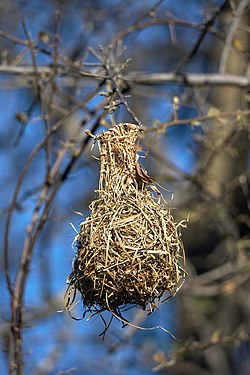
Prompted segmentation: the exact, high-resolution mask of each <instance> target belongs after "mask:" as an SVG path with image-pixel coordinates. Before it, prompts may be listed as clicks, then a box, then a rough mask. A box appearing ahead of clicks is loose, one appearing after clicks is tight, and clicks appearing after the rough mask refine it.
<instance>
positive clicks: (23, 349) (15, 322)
mask: <svg viewBox="0 0 250 375" xmlns="http://www.w3.org/2000/svg"><path fill="white" fill-rule="evenodd" d="M249 13H250V9H249V1H246V0H230V1H221V0H220V1H215V0H209V1H198V0H196V1H195V0H190V1H188V2H187V1H184V0H179V1H175V2H172V1H169V0H165V1H164V0H161V1H151V0H145V1H138V2H135V1H130V0H127V1H119V0H118V1H111V0H106V1H98V0H91V1H88V0H85V1H77V0H72V1H66V0H65V1H52V0H51V1H49V0H44V1H41V0H37V1H34V0H33V1H32V0H29V1H28V0H24V1H11V2H9V1H5V0H1V1H0V165H1V169H0V173H1V185H0V220H1V231H0V236H1V242H2V244H3V246H1V248H2V251H1V255H0V267H1V272H0V287H1V305H0V309H1V314H0V344H1V351H0V367H1V374H7V373H10V374H22V373H23V374H32V375H45V374H51V375H52V374H53V375H54V374H77V375H78V374H79V375H80V374H90V375H91V374H96V373H97V374H114V375H120V374H128V375H134V374H152V373H162V374H176V375H181V374H183V375H186V374H190V375H191V374H200V375H209V374H214V375H218V374H220V375H227V374H230V375H231V374H232V375H233V374H243V375H244V374H249V373H250V344H249V341H250V337H249V328H250V325H249V323H250V321H249V320H250V315H249V311H250V293H249V275H250V272H249V271H250V261H249V248H250V236H249V227H250V218H249V210H250V194H249V186H250V185H249V178H250V173H249V166H250V154H249V113H250V109H249V87H250V78H249V42H250V39H249V32H250V25H249V19H250V17H249ZM119 122H137V123H142V124H143V126H144V130H145V131H144V135H143V136H142V137H141V141H140V145H141V149H142V150H144V151H145V154H142V155H143V156H145V159H144V160H145V162H144V166H145V167H146V168H147V170H148V173H149V175H150V176H152V177H153V178H154V179H155V180H156V181H157V182H158V183H159V184H160V185H161V186H162V187H164V188H165V189H166V190H164V189H162V194H163V196H164V197H165V199H166V200H167V201H168V202H169V205H170V207H171V209H172V214H173V216H174V218H175V221H176V222H181V221H182V220H184V221H185V222H187V221H188V223H187V224H188V225H187V228H186V229H182V235H183V242H184V246H185V250H186V257H187V260H186V263H187V272H188V275H187V280H186V282H185V285H184V286H183V288H182V289H181V290H180V292H179V293H178V294H177V295H176V297H175V298H174V299H172V300H171V301H169V302H167V303H162V304H161V303H160V302H159V310H158V311H156V312H154V313H153V314H152V315H150V316H148V315H147V313H146V312H141V311H140V310H138V309H132V310H129V311H128V312H127V316H126V317H127V318H128V319H129V320H130V321H131V322H133V323H134V324H136V325H139V326H142V327H153V326H158V325H161V326H163V327H164V328H166V329H168V330H169V331H170V332H171V333H172V334H173V335H174V336H176V337H177V338H178V340H175V339H173V338H172V337H171V335H168V334H167V333H165V332H163V331H161V330H160V329H155V330H148V331H142V330H139V329H135V328H133V327H131V326H127V327H124V328H123V327H122V323H121V322H119V321H116V320H115V319H113V321H112V324H111V326H110V327H109V329H108V331H107V332H106V334H105V338H104V340H103V338H102V337H99V334H100V333H101V332H102V331H103V329H104V328H105V326H104V324H103V321H102V319H101V318H100V317H98V316H96V317H95V316H94V317H91V316H90V317H89V319H88V318H85V319H84V320H80V321H76V320H74V319H72V318H71V317H70V316H69V314H68V312H67V311H63V312H58V311H60V310H63V309H64V306H65V300H64V292H65V290H66V279H67V276H68V275H69V274H70V272H71V264H72V260H73V258H74V255H75V253H74V249H73V248H72V242H73V240H74V237H75V235H76V231H77V230H78V229H79V224H80V222H81V221H82V220H83V219H84V216H88V214H89V209H88V206H89V204H90V203H91V200H93V199H94V198H95V190H96V189H97V188H98V176H99V163H98V161H97V160H96V159H95V158H94V157H97V156H98V150H97V147H94V148H93V147H92V146H93V140H92V138H91V136H90V135H88V134H86V133H85V130H90V131H91V132H92V133H93V134H98V133H99V132H100V131H103V130H105V129H107V128H109V127H110V126H112V125H114V124H115V123H119ZM93 156H94V157H93ZM172 193H173V199H172ZM81 215H82V216H81ZM70 223H71V224H72V225H70ZM76 301H77V302H78V303H77V305H76V306H75V307H74V309H72V311H71V314H72V315H73V316H74V317H76V318H81V315H82V312H83V307H82V305H81V300H80V296H77V298H76ZM109 318H110V317H109V314H104V319H105V321H107V322H108V321H109Z"/></svg>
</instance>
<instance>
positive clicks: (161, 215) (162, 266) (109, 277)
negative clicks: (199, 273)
mask: <svg viewBox="0 0 250 375" xmlns="http://www.w3.org/2000/svg"><path fill="white" fill-rule="evenodd" d="M140 132H141V130H140V129H139V127H138V126H137V125H134V124H129V123H122V124H119V125H116V126H114V127H113V128H111V129H109V130H107V131H105V132H102V133H100V134H99V135H98V136H96V137H95V139H96V141H97V142H98V145H99V150H100V180H99V188H98V190H97V191H96V193H97V197H96V199H95V200H94V201H93V202H92V203H91V204H90V206H89V208H90V216H89V217H88V218H86V219H85V220H84V221H83V222H82V223H81V225H80V232H79V233H78V234H77V236H76V238H75V245H76V248H77V253H76V257H75V259H74V262H73V272H72V273H71V275H70V276H69V278H68V283H69V287H68V290H70V291H71V294H72V290H73V291H74V293H75V292H76V290H78V291H79V292H80V293H81V296H82V301H83V305H84V307H85V309H86V310H88V311H105V310H109V311H111V312H113V313H115V314H118V312H119V313H120V309H121V308H122V307H123V308H124V306H125V307H126V306H127V305H136V306H139V307H141V308H142V309H146V308H148V309H149V311H151V312H152V311H153V310H154V308H155V301H156V300H158V299H160V297H162V295H163V294H164V293H165V292H168V296H169V297H170V298H171V297H172V296H174V295H175V294H176V292H177V291H178V290H179V288H180V287H181V285H182V284H183V281H184V279H185V259H184V249H183V244H182V241H181V239H180V234H179V228H178V224H175V222H174V220H173V217H172V216H171V213H170V208H169V206H168V205H167V203H166V202H165V200H164V199H163V197H162V195H161V194H160V192H159V190H158V188H157V185H156V184H155V183H154V181H153V179H152V178H150V177H149V176H148V174H147V172H146V171H145V169H143V168H142V167H141V165H140V164H139V156H138V154H137V144H138V136H139V133H140ZM71 303H72V301H71V302H69V301H68V303H67V308H68V309H69V307H70V305H71ZM118 315H119V314H118Z"/></svg>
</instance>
